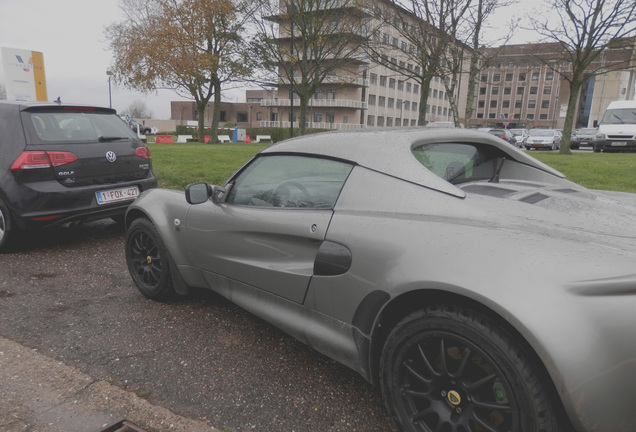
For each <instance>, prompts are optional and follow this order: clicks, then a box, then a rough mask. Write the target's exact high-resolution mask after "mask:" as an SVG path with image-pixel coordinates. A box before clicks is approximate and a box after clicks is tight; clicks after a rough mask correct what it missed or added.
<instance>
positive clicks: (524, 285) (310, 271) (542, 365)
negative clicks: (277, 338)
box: [124, 128, 636, 432]
mask: <svg viewBox="0 0 636 432" xmlns="http://www.w3.org/2000/svg"><path fill="white" fill-rule="evenodd" d="M581 209H584V211H581ZM124 247H125V255H126V262H127V265H128V269H129V272H130V275H131V277H132V280H133V281H134V284H135V285H136V287H137V289H138V290H139V291H140V292H141V293H142V294H143V295H145V296H147V297H149V298H151V299H156V300H164V299H169V298H173V297H174V296H175V295H176V294H183V295H185V294H187V293H188V290H189V289H190V287H196V288H203V289H210V290H212V291H215V292H217V293H218V294H220V295H221V296H224V297H226V298H228V299H229V300H230V301H232V302H234V303H236V304H238V305H239V306H241V307H243V308H245V309H247V310H248V311H250V312H252V313H254V314H256V315H257V316H259V317H261V318H263V319H265V320H266V321H268V322H270V323H272V324H273V325H275V326H277V327H279V328H281V329H282V330H284V331H286V332H288V333H289V334H291V335H293V336H294V337H296V338H298V339H299V340H300V341H302V342H304V343H307V344H308V345H310V346H312V347H314V348H315V349H317V350H319V351H320V352H322V353H324V354H325V355H327V356H329V357H330V358H333V359H335V360H337V361H339V362H341V363H343V364H345V365H347V366H348V367H350V368H352V369H353V370H355V371H356V372H358V373H360V374H361V375H362V376H363V377H364V378H365V379H367V380H368V381H370V382H372V383H374V384H376V385H377V387H378V388H379V389H380V392H381V394H382V397H383V399H384V401H385V404H386V406H387V408H388V410H389V412H390V414H391V416H392V418H393V419H394V421H395V422H396V424H397V429H398V430H400V431H463V432H468V431H491V432H497V431H498V432H504V431H505V432H510V431H525V432H528V431H532V432H537V431H551V432H564V431H570V430H576V431H578V432H593V431H612V432H619V431H620V432H627V431H634V430H636V410H634V409H633V401H634V400H636V386H634V383H635V382H636V368H634V367H633V365H634V359H635V358H636V344H634V343H632V341H633V338H634V331H635V329H636V319H635V318H634V300H635V299H634V297H635V295H634V291H635V290H634V287H636V275H635V272H634V263H635V262H636V195H634V194H627V193H611V192H602V191H591V190H587V189H585V188H584V187H582V186H579V185H577V184H574V183H572V182H569V181H567V180H566V179H565V178H564V176H563V175H562V174H561V173H559V172H558V171H555V170H554V169H552V168H550V167H549V166H547V165H545V164H543V163H541V162H539V161H537V160H536V159H534V158H532V157H530V156H529V155H528V153H527V152H525V151H521V150H519V149H517V148H515V147H513V146H511V145H510V144H508V143H506V142H504V141H502V140H501V139H498V138H495V137H494V136H491V135H489V134H487V133H477V132H475V131H467V130H462V129H458V128H453V129H425V128H409V129H404V130H400V131H396V130H385V131H383V130H377V129H373V130H370V131H369V130H367V131H355V132H329V133H322V134H314V135H306V136H303V137H298V138H294V139H288V140H285V141H281V142H279V143H277V144H274V145H273V146H271V147H269V148H267V149H265V150H263V151H262V152H261V153H260V154H258V155H256V156H255V157H254V158H253V159H252V160H251V161H249V162H248V163H247V164H246V165H245V166H244V167H243V168H241V169H240V170H239V171H238V172H237V173H235V174H234V175H233V176H231V177H230V179H229V180H228V181H227V182H226V183H225V184H224V185H223V186H213V185H208V184H205V183H196V184H191V185H189V186H188V187H186V190H185V193H184V192H180V191H174V190H163V189H153V190H150V191H148V192H147V193H144V194H143V195H141V196H140V197H139V198H138V199H137V200H136V201H135V202H134V203H133V204H132V205H131V206H130V207H129V210H128V212H127V215H126V239H125V246H124ZM519 257H523V259H519ZM590 257H594V265H590ZM564 260H566V261H567V265H564ZM166 331H169V329H166ZM292 379H294V378H293V377H292Z"/></svg>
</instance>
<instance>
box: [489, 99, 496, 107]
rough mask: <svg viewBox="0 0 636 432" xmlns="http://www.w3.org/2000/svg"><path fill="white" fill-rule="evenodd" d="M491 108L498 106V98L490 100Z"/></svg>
mask: <svg viewBox="0 0 636 432" xmlns="http://www.w3.org/2000/svg"><path fill="white" fill-rule="evenodd" d="M490 108H497V101H496V100H493V101H490Z"/></svg>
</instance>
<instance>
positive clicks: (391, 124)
mask: <svg viewBox="0 0 636 432" xmlns="http://www.w3.org/2000/svg"><path fill="white" fill-rule="evenodd" d="M386 125H387V127H391V126H393V117H387V118H386Z"/></svg>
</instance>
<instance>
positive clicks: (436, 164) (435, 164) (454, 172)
mask: <svg viewBox="0 0 636 432" xmlns="http://www.w3.org/2000/svg"><path fill="white" fill-rule="evenodd" d="M413 155H414V156H415V158H416V159H417V160H418V161H419V162H420V163H421V164H422V165H424V166H425V167H426V168H427V169H428V170H429V171H431V172H433V173H434V174H436V175H437V176H439V177H441V178H443V179H444V180H446V181H448V182H450V183H453V184H457V183H463V182H468V181H480V180H490V179H492V178H493V177H494V176H495V175H496V173H497V170H498V161H500V160H501V158H502V157H503V156H505V154H504V153H503V152H501V150H499V149H497V148H494V147H491V146H487V145H479V144H463V143H443V144H424V145H421V146H418V147H416V148H414V149H413Z"/></svg>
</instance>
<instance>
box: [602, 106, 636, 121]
mask: <svg viewBox="0 0 636 432" xmlns="http://www.w3.org/2000/svg"><path fill="white" fill-rule="evenodd" d="M601 123H603V124H636V109H634V108H623V109H612V110H607V111H606V112H605V115H604V116H603V120H602V121H601Z"/></svg>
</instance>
